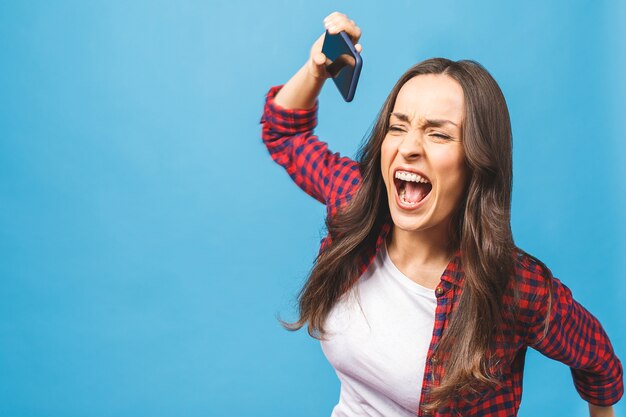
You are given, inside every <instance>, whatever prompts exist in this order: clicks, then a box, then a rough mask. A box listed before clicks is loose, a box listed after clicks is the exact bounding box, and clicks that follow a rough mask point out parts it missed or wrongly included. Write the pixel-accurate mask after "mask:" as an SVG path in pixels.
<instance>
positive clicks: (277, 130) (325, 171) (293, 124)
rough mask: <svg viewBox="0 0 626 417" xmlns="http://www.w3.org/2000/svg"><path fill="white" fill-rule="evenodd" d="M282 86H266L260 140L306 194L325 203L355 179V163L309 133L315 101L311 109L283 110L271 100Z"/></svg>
mask: <svg viewBox="0 0 626 417" xmlns="http://www.w3.org/2000/svg"><path fill="white" fill-rule="evenodd" d="M281 88H282V85H279V86H274V87H272V88H270V90H269V92H268V93H267V95H266V99H265V106H264V109H263V116H262V117H261V124H262V125H263V127H262V140H263V143H264V144H265V146H266V147H267V150H268V151H269V153H270V155H271V157H272V159H273V160H274V161H275V162H277V163H278V164H279V165H281V166H282V167H283V168H285V170H286V171H287V173H288V174H289V176H290V177H291V179H292V180H293V181H294V182H295V183H296V184H297V185H298V186H299V187H300V188H301V189H302V190H303V191H305V192H306V193H307V194H309V195H310V196H311V197H313V198H315V199H316V200H317V201H319V202H321V203H324V204H326V205H327V206H329V205H330V204H333V203H334V202H335V201H338V199H339V198H340V197H341V196H342V195H345V194H346V193H349V192H350V191H351V190H352V189H353V188H354V187H355V186H356V185H357V184H358V183H359V182H360V174H359V169H358V163H357V162H356V161H353V160H352V159H350V158H347V157H345V156H341V155H340V154H339V153H333V152H331V151H330V150H329V149H328V144H326V143H325V142H322V141H320V140H319V139H318V138H317V136H316V135H314V134H313V129H314V128H315V126H316V125H317V110H318V104H319V102H318V101H317V100H316V102H315V105H314V106H313V107H312V108H311V109H286V108H283V107H281V106H280V105H278V104H277V103H276V102H275V101H274V97H275V96H276V94H277V93H278V91H280V89H281Z"/></svg>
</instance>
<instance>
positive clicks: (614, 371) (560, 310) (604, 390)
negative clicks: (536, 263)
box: [527, 269, 624, 406]
mask: <svg viewBox="0 0 626 417" xmlns="http://www.w3.org/2000/svg"><path fill="white" fill-rule="evenodd" d="M541 275H543V276H541V277H539V276H537V279H536V280H534V281H533V280H530V281H529V282H531V285H530V287H532V288H533V291H536V297H533V298H534V306H533V307H532V308H533V310H534V311H535V313H536V314H534V317H533V322H532V324H531V326H530V328H529V332H528V335H527V336H528V337H527V343H528V345H529V346H531V347H532V348H534V349H536V350H537V351H539V352H541V353H542V354H544V355H545V356H547V357H549V358H552V359H555V360H558V361H560V362H563V363H564V364H566V365H568V366H569V367H570V370H571V373H572V377H573V380H574V385H575V387H576V390H577V391H578V393H579V395H580V396H581V397H582V398H583V399H584V400H585V401H587V402H589V403H591V404H595V405H599V406H610V405H613V404H615V403H616V402H617V401H619V399H620V398H621V397H622V394H623V393H624V381H623V370H622V365H621V362H620V360H619V359H618V358H617V356H616V355H615V352H614V351H613V347H612V345H611V342H610V341H609V338H608V336H607V334H606V332H605V331H604V329H603V328H602V325H601V324H600V322H599V321H598V319H597V318H596V317H594V316H593V315H592V314H591V313H590V312H589V311H587V310H586V309H585V308H584V307H583V306H582V305H581V304H579V303H578V302H577V301H576V300H575V299H574V298H573V297H572V292H571V291H570V289H569V288H568V287H567V286H565V285H564V284H563V283H562V282H561V281H559V280H558V279H557V278H554V277H553V276H552V274H551V273H550V271H549V270H548V269H544V270H543V271H542V273H541ZM541 281H543V284H542V283H541ZM546 283H549V285H551V286H552V296H551V299H550V300H548V291H547V290H548V287H547V285H546ZM549 301H551V303H550V304H551V306H550V322H549V326H548V331H547V333H546V334H545V337H544V318H545V317H546V315H547V314H548V304H549Z"/></svg>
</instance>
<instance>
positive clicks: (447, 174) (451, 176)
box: [435, 150, 467, 191]
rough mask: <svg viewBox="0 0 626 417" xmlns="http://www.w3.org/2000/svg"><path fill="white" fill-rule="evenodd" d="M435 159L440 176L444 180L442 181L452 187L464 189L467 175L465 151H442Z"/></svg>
mask: <svg viewBox="0 0 626 417" xmlns="http://www.w3.org/2000/svg"><path fill="white" fill-rule="evenodd" d="M435 160H436V163H437V168H436V169H437V171H438V174H439V177H440V178H441V179H442V180H443V181H442V182H443V183H444V184H446V185H447V186H449V187H451V188H459V189H460V191H462V190H463V188H464V187H465V178H466V176H467V173H466V167H465V158H464V156H463V152H461V151H460V150H455V151H454V152H442V153H441V154H439V155H438V156H437V158H435Z"/></svg>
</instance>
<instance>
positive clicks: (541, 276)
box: [510, 247, 556, 310]
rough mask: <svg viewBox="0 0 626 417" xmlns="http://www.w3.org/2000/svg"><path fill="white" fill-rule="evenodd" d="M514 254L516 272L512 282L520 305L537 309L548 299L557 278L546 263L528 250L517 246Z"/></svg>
mask: <svg viewBox="0 0 626 417" xmlns="http://www.w3.org/2000/svg"><path fill="white" fill-rule="evenodd" d="M513 256H514V272H513V276H512V277H511V282H510V283H511V285H512V287H513V288H512V289H513V291H514V294H515V298H516V299H517V302H518V306H519V307H521V308H528V309H531V310H536V309H537V308H539V307H540V305H541V304H542V303H543V302H545V301H546V297H547V296H548V294H549V293H550V288H551V286H552V285H553V283H554V281H555V280H556V278H554V277H553V275H552V271H551V270H550V268H548V267H547V266H546V264H545V263H543V262H542V261H541V260H540V259H538V258H537V257H535V256H533V255H531V254H529V253H527V252H526V251H524V250H522V249H520V248H517V247H516V248H515V250H514V254H513Z"/></svg>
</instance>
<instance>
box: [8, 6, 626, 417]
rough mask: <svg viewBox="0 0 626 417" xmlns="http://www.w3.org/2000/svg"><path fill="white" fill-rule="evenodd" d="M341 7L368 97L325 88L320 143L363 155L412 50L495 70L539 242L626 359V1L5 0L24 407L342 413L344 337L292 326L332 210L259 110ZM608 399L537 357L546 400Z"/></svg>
mask: <svg viewBox="0 0 626 417" xmlns="http://www.w3.org/2000/svg"><path fill="white" fill-rule="evenodd" d="M334 10H340V11H342V12H344V13H347V14H348V15H349V16H350V17H351V18H353V19H354V20H356V22H357V24H359V26H360V27H361V28H362V29H363V36H362V39H361V42H362V44H363V47H364V50H363V60H364V67H363V71H362V74H361V80H360V84H359V88H358V90H357V93H356V98H355V100H354V102H352V103H349V104H348V103H345V102H343V100H342V99H341V98H340V96H339V93H338V92H337V91H336V89H335V87H334V86H333V85H332V83H328V84H327V85H326V87H325V88H324V90H323V92H322V94H321V97H320V103H321V105H320V113H319V118H320V124H319V127H318V129H317V133H318V134H319V136H320V138H321V139H322V140H324V141H326V142H328V143H329V144H330V147H331V149H332V150H333V151H338V152H341V153H342V154H343V155H349V156H352V157H354V155H355V153H356V150H357V147H358V144H359V143H360V142H361V140H362V139H363V137H364V135H365V134H366V132H367V130H368V129H369V128H370V126H371V124H372V122H373V121H374V117H375V115H376V113H377V112H378V110H379V108H380V106H381V105H382V103H383V101H384V99H385V97H386V95H387V94H388V92H389V91H390V89H391V87H392V86H393V84H394V83H395V81H396V80H397V78H398V77H399V76H400V75H401V74H402V73H403V72H404V71H405V70H406V69H407V68H409V67H410V66H411V65H413V64H414V63H416V62H418V61H421V60H423V59H425V58H428V57H431V56H445V57H449V58H452V59H462V58H470V59H475V60H477V61H479V62H481V63H482V64H483V65H485V66H486V68H487V69H489V70H490V71H491V73H492V74H493V76H494V77H495V78H496V80H498V82H499V83H500V86H501V87H502V89H503V91H504V93H505V96H506V98H507V101H508V103H509V107H510V112H511V117H512V124H513V132H514V149H515V150H514V163H515V166H514V172H515V179H514V200H513V230H514V234H515V238H516V243H517V244H518V245H519V246H521V247H522V248H524V249H526V250H527V251H529V252H530V253H532V254H534V255H536V256H538V257H539V258H541V259H542V260H543V261H544V262H546V263H547V264H548V265H549V266H550V267H551V268H552V270H553V271H554V273H555V275H556V276H558V277H559V278H560V279H562V280H563V281H564V282H565V283H566V284H567V285H568V286H569V287H570V288H571V289H572V291H573V293H574V296H575V297H576V298H577V299H578V300H579V301H580V302H581V303H582V304H583V305H585V306H586V307H587V308H588V309H589V310H590V311H591V312H592V313H593V314H594V315H596V316H597V317H598V318H599V319H600V321H601V322H602V324H603V325H604V327H605V329H606V330H607V332H608V334H609V335H610V337H611V340H612V342H613V345H614V347H615V349H616V351H617V353H618V355H619V356H620V357H621V358H622V359H625V358H626V332H625V327H626V326H624V319H623V317H624V316H625V315H626V306H625V305H626V303H624V302H623V300H624V298H625V296H626V283H625V280H624V272H623V270H624V266H623V262H624V259H625V256H626V243H625V240H624V232H625V231H626V214H625V213H626V186H625V181H624V179H625V178H626V168H625V167H626V145H625V143H626V142H625V139H626V138H625V137H624V136H625V135H624V133H623V132H624V126H623V123H624V114H625V111H626V100H625V97H626V83H625V81H624V77H623V74H624V68H625V66H626V51H625V47H624V39H626V30H625V29H624V24H623V23H624V21H626V6H625V3H624V2H620V1H614V2H602V1H562V2H557V1H555V2H549V4H548V2H543V1H524V2H500V1H491V2H489V1H471V2H470V1H467V2H461V1H438V2H424V1H394V2H386V4H383V2H373V1H369V2H365V1H352V2H342V3H335V2H329V1H318V2H309V1H278V0H275V1H263V2H254V1H250V2H244V1H234V0H231V1H213V2H209V1H206V2H202V1H169V2H168V1H130V2H129V1H106V2H105V1H100V2H95V1H94V2H84V1H65V2H61V1H57V2H54V1H24V2H18V1H14V2H2V5H0V74H1V77H0V253H1V255H0V415H2V416H85V415H89V416H141V415H150V416H180V415H184V416H207V415H208V416H243V415H255V416H295V415H297V416H328V415H330V412H331V410H332V408H333V406H334V405H335V404H336V402H337V400H338V394H339V383H338V380H337V378H336V376H335V374H334V371H333V369H332V367H331V366H330V365H329V364H328V362H327V361H326V359H325V358H324V356H323V354H322V352H321V349H320V347H319V342H318V341H317V340H315V339H312V338H310V337H309V336H308V335H307V334H306V332H305V331H304V330H301V331H299V332H296V333H290V332H288V331H286V330H284V329H282V328H281V327H280V325H279V323H278V322H277V320H276V316H277V315H278V314H280V315H281V316H282V317H283V318H285V319H289V320H293V319H295V317H296V316H295V311H296V310H295V305H296V304H295V297H296V295H297V291H298V290H299V289H300V287H301V285H302V284H303V282H304V280H305V279H306V276H307V272H308V271H309V270H310V267H311V265H312V262H313V260H314V257H315V255H316V253H317V250H318V245H319V242H320V240H321V238H322V237H323V236H324V229H323V227H324V214H325V210H324V207H323V206H322V205H321V204H319V203H317V202H316V201H315V200H313V199H312V198H310V197H309V196H308V195H306V194H305V193H304V192H302V191H300V190H299V189H298V188H297V187H296V186H295V185H294V184H293V183H292V182H291V179H290V178H289V177H288V176H287V174H286V173H285V172H284V171H283V170H282V168H280V167H279V166H278V165H276V164H274V163H273V162H272V161H271V159H270V157H269V155H268V153H267V151H266V150H265V148H264V147H263V145H262V143H261V139H260V128H261V126H260V125H259V119H260V116H261V112H262V106H263V101H264V95H265V93H266V91H267V90H268V89H269V87H270V86H271V85H276V84H282V83H284V82H286V81H287V80H288V79H289V77H290V76H291V75H292V74H293V73H294V72H295V71H297V69H298V68H300V66H301V65H302V64H303V63H304V62H305V60H306V59H307V57H308V53H309V48H310V46H311V44H312V43H313V41H314V40H315V39H316V38H317V37H318V36H319V35H320V34H321V33H322V31H323V25H322V19H323V18H324V17H325V16H326V15H327V14H329V13H331V12H332V11H334ZM586 409H587V408H586V403H585V402H584V401H582V400H581V399H580V398H579V397H578V395H577V394H576V392H575V389H574V387H573V384H572V381H571V377H570V374H569V369H568V368H567V367H565V366H563V365H562V364H560V363H557V362H553V361H551V360H549V359H546V358H544V357H542V356H541V355H539V354H537V353H536V352H534V351H529V354H528V357H527V367H526V377H525V384H524V399H523V402H522V406H521V410H520V416H526V417H530V416H548V415H564V416H584V415H586V414H587V412H586ZM616 409H617V412H618V414H620V413H621V414H624V410H625V409H626V408H625V407H624V405H623V401H622V402H621V403H619V404H618V405H617V406H616Z"/></svg>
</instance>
